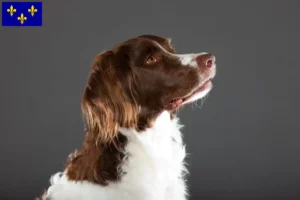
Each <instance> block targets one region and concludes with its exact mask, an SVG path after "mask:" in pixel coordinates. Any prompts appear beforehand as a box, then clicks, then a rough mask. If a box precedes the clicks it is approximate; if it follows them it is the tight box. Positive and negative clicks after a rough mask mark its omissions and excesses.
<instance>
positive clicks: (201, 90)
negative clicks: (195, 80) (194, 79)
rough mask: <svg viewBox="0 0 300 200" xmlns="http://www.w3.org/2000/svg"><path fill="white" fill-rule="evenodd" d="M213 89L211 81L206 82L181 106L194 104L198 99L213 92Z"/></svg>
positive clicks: (185, 99)
mask: <svg viewBox="0 0 300 200" xmlns="http://www.w3.org/2000/svg"><path fill="white" fill-rule="evenodd" d="M212 87H213V84H212V82H211V80H208V81H206V82H205V83H203V84H202V85H201V86H200V87H199V88H197V89H196V90H195V91H194V92H193V93H192V94H191V95H189V96H188V97H186V98H184V99H183V101H182V103H181V105H184V104H188V103H192V102H194V101H197V100H198V99H201V98H203V97H205V96H206V95H207V94H208V93H209V92H210V91H211V89H212Z"/></svg>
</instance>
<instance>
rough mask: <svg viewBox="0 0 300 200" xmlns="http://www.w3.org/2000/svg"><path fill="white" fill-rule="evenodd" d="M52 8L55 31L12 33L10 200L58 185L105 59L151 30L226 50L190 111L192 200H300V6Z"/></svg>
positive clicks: (6, 68) (5, 72)
mask: <svg viewBox="0 0 300 200" xmlns="http://www.w3.org/2000/svg"><path fill="white" fill-rule="evenodd" d="M43 6H44V7H43V12H44V14H43V17H44V24H43V27H31V28H30V27H27V28H20V27H1V29H0V36H1V37H0V42H1V43H0V46H1V47H0V58H1V59H0V66H1V68H0V91H1V99H0V120H1V121H0V125H1V141H0V152H1V153H0V160H1V165H0V173H1V174H0V177H1V178H0V199H1V200H2V199H3V200H10V199H22V200H23V199H32V198H33V197H34V196H36V195H38V194H40V193H41V192H42V190H43V189H44V188H46V187H48V183H49V177H50V175H51V174H53V173H54V172H57V171H59V170H61V169H62V168H63V164H64V162H65V159H66V157H67V155H68V154H69V153H70V152H71V151H73V149H75V148H79V147H80V146H81V144H82V142H83V138H84V134H83V125H82V118H81V111H80V98H81V95H82V92H83V89H84V86H85V83H86V79H87V75H88V72H89V68H90V65H91V62H92V60H93V58H94V56H95V55H96V54H98V53H99V52H101V51H102V50H107V49H109V48H111V47H112V46H113V45H115V44H118V43H120V42H122V41H124V40H126V39H128V38H130V37H134V36H137V35H140V34H157V35H161V36H166V37H172V38H173V43H174V45H175V46H176V49H177V51H178V52H179V53H189V52H201V51H208V52H212V53H214V54H215V55H216V57H217V63H218V66H217V67H218V71H217V76H216V79H215V81H214V86H215V87H214V89H213V90H212V92H211V93H210V95H209V96H208V98H207V99H206V101H205V103H204V104H203V106H202V108H201V109H199V108H192V107H191V106H187V107H186V108H185V109H184V110H182V111H181V112H180V117H181V121H182V123H184V124H185V128H184V130H183V131H184V133H185V141H186V143H187V149H188V152H189V153H190V155H189V157H188V162H189V167H188V168H189V170H190V172H191V175H190V176H189V179H188V184H189V188H190V193H191V199H192V200H196V199H204V200H210V199H217V200H219V199H220V200H222V199H231V200H232V199H239V200H244V199H255V200H259V199H264V200H266V199H272V200H274V199H282V200H288V199H300V157H299V153H300V145H299V142H300V135H299V133H300V127H299V119H300V117H299V110H300V109H299V108H300V106H299V101H300V95H299V89H300V83H299V79H298V76H299V74H300V67H299V64H298V63H299V60H298V59H299V56H300V50H299V45H300V43H299V37H300V28H299V26H300V25H299V24H300V22H299V21H300V12H299V10H300V1H297V0H294V1H292V0H281V1H279V0H272V1H271V0H270V1H268V0H264V1H250V0H249V1H232V0H231V1H229V0H226V1H223V0H218V1H213V0H210V1H200V0H198V1H193V2H192V1H177V2H175V1H161V2H159V1H147V2H146V1H139V0H135V1H129V0H126V1H118V2H117V1H105V2H104V1H97V0H94V1H82V0H81V1H79V0H78V1H75V0H72V1H45V2H44V5H43ZM199 105H200V102H199Z"/></svg>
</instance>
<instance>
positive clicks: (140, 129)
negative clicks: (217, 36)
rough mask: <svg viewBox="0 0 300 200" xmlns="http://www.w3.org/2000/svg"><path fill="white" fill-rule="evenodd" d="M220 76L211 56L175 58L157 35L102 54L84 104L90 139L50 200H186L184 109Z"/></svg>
mask: <svg viewBox="0 0 300 200" xmlns="http://www.w3.org/2000/svg"><path fill="white" fill-rule="evenodd" d="M215 74H216V64H215V57H214V56H213V55H212V54H208V53H198V54H176V53H175V50H174V48H173V46H172V44H171V41H170V40H169V39H166V38H162V37H158V36H154V35H142V36H138V37H135V38H132V39H129V40H127V41H125V42H123V43H121V44H119V45H117V46H116V47H114V48H112V49H111V50H108V51H105V52H103V53H101V54H99V55H98V56H97V57H96V59H95V62H94V64H93V66H92V68H91V72H90V75H89V78H88V83H87V86H86V88H85V91H84V94H83V98H82V110H83V114H84V116H85V119H86V120H85V121H86V139H85V141H84V144H83V147H82V148H81V150H79V151H77V152H75V153H73V154H72V155H71V157H70V158H69V160H68V163H67V165H66V168H65V170H64V172H59V173H56V174H55V175H53V176H52V177H51V181H50V182H51V186H50V187H49V188H48V190H47V191H46V192H45V194H44V196H43V197H42V199H47V200H79V199H84V200H119V199H124V200H185V199H187V194H188V192H187V188H186V184H185V174H186V173H187V170H186V168H185V166H184V158H185V155H186V152H185V147H184V145H183V142H182V137H181V133H180V128H181V125H179V123H178V118H176V116H175V115H174V114H173V111H175V110H176V109H177V108H179V107H181V106H182V105H184V104H188V103H191V102H193V101H196V100H198V99H200V98H202V97H204V96H205V95H206V94H208V92H209V91H210V90H211V88H212V83H211V79H212V78H213V77H214V76H215Z"/></svg>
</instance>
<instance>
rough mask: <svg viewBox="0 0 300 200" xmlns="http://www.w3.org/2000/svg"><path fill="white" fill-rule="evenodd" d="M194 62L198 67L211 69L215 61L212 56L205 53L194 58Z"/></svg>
mask: <svg viewBox="0 0 300 200" xmlns="http://www.w3.org/2000/svg"><path fill="white" fill-rule="evenodd" d="M196 61H197V64H198V66H199V67H207V68H211V67H212V66H213V65H214V64H215V61H216V57H215V56H214V55H213V54H210V53H207V54H202V55H199V56H197V57H196Z"/></svg>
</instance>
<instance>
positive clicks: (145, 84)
mask: <svg viewBox="0 0 300 200" xmlns="http://www.w3.org/2000/svg"><path fill="white" fill-rule="evenodd" d="M215 73H216V65H215V57H214V56H213V55H212V54H207V53H198V54H176V53H175V50H174V48H173V46H172V44H171V41H170V40H169V39H166V38H162V37H158V36H154V35H142V36H139V37H135V38H132V39H130V40H127V41H125V42H123V43H121V44H119V45H117V46H116V47H114V48H113V49H111V50H109V51H105V52H103V53H101V54H99V55H98V56H97V57H96V59H95V62H94V64H93V66H92V68H91V72H90V75H89V78H88V83H87V86H86V88H85V91H84V95H83V99H82V108H83V112H84V115H85V117H86V122H87V124H86V125H87V127H86V128H87V131H88V132H93V133H95V134H97V137H98V139H99V140H100V141H102V142H107V141H110V140H112V139H113V138H114V137H115V136H116V134H117V133H118V128H119V127H124V128H136V129H137V130H143V129H144V128H147V127H149V126H151V121H152V120H153V119H154V118H155V117H156V116H157V115H158V114H159V113H161V112H163V111H165V110H168V111H170V112H172V111H173V110H175V109H177V108H178V107H180V106H182V105H184V104H187V103H190V102H193V101H195V100H197V99H200V98H202V97H204V96H205V95H206V94H207V93H208V92H209V91H210V90H211V88H212V83H211V79H212V78H213V77H214V76H215Z"/></svg>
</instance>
